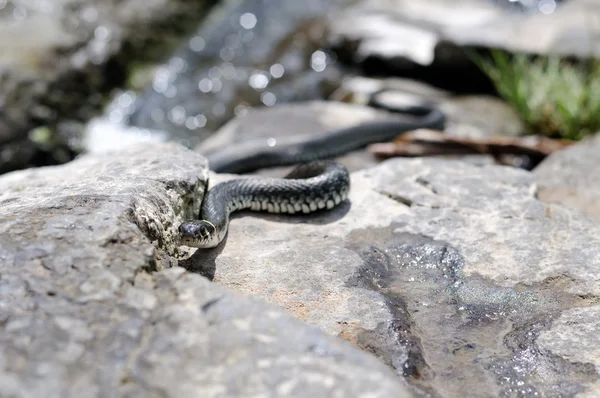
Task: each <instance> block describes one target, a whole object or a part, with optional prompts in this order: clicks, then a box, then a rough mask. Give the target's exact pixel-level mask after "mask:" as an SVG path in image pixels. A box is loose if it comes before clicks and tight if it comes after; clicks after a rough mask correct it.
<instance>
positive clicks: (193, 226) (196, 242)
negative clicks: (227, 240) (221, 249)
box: [179, 220, 220, 249]
mask: <svg viewBox="0 0 600 398" xmlns="http://www.w3.org/2000/svg"><path fill="white" fill-rule="evenodd" d="M219 241H220V239H219V237H218V236H217V228H216V227H215V225H214V224H213V223H211V222H210V221H207V220H191V221H186V222H184V223H183V224H181V225H180V226H179V243H180V244H181V245H185V246H189V247H198V248H204V249H206V248H210V247H215V246H216V245H217V244H219Z"/></svg>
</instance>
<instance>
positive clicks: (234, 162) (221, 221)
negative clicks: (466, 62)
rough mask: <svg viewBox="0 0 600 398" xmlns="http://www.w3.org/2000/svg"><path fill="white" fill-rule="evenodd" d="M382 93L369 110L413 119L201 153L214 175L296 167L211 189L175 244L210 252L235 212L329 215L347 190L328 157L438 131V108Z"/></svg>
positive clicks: (342, 172)
mask: <svg viewBox="0 0 600 398" xmlns="http://www.w3.org/2000/svg"><path fill="white" fill-rule="evenodd" d="M385 91H387V90H380V91H378V92H376V93H374V94H372V95H371V98H370V101H369V105H370V106H372V107H374V108H381V109H385V110H387V111H390V112H396V113H409V114H412V115H415V116H418V117H415V118H414V120H405V119H397V120H395V119H391V120H383V121H375V122H368V123H363V124H359V125H355V126H352V127H347V128H341V129H337V130H332V131H329V132H327V133H325V134H323V135H319V136H307V137H296V138H292V139H290V140H288V141H287V142H284V143H281V144H278V145H275V146H269V145H266V144H265V142H264V140H262V141H261V142H260V143H258V142H250V143H242V144H239V145H232V146H228V147H225V148H221V149H219V150H217V151H214V152H213V153H209V154H207V155H206V157H207V159H208V164H209V167H210V169H211V170H212V171H214V172H216V173H230V174H241V173H247V172H251V171H255V170H257V169H260V168H265V167H273V166H288V165H293V164H297V166H296V167H295V168H294V169H293V170H292V171H291V172H290V173H289V174H287V175H286V176H285V177H283V178H270V177H261V176H252V177H247V176H246V177H241V178H235V179H232V180H229V181H225V182H221V183H219V184H216V185H215V186H214V187H212V189H210V190H209V191H208V193H207V194H206V195H205V196H204V198H203V201H202V204H201V206H200V218H199V219H193V220H188V221H185V222H184V223H182V224H181V225H180V226H179V228H178V233H179V243H180V245H185V246H188V247H195V248H201V249H208V248H214V247H216V246H217V245H219V244H220V243H221V242H222V241H223V239H224V238H225V236H226V235H227V232H228V228H229V219H230V215H231V213H233V212H236V211H240V210H251V211H260V212H268V213H286V214H308V213H313V212H318V211H323V210H330V209H332V208H334V207H336V206H338V205H339V204H340V203H342V202H343V201H345V200H346V199H347V198H348V193H349V191H350V176H349V173H348V170H347V169H346V168H345V167H344V166H343V165H342V164H340V163H338V162H336V161H334V160H331V158H334V157H336V156H339V155H342V154H345V153H347V152H350V151H352V150H355V149H359V148H362V147H365V146H367V145H369V144H371V143H376V142H384V141H389V140H391V139H393V138H395V137H397V136H398V135H401V134H403V133H405V132H408V131H411V130H415V129H418V128H431V129H438V130H443V128H444V124H445V115H444V113H443V112H442V111H441V110H440V109H438V108H437V107H435V106H432V105H429V104H420V105H413V106H411V107H405V108H402V109H401V110H399V109H396V108H391V107H389V106H387V105H386V104H384V103H383V102H382V101H380V100H379V97H378V96H379V95H381V94H383V93H384V92H385Z"/></svg>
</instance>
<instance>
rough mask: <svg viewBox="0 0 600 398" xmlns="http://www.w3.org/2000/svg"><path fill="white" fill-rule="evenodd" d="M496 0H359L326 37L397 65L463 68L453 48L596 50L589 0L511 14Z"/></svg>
mask: <svg viewBox="0 0 600 398" xmlns="http://www.w3.org/2000/svg"><path fill="white" fill-rule="evenodd" d="M496 3H498V4H494V3H493V2H489V1H479V0H460V1H456V0H424V1H418V2H414V1H411V0H363V1H360V2H358V3H357V4H356V5H355V6H354V7H352V8H350V9H348V10H347V11H346V12H345V13H344V14H343V15H341V16H336V18H335V19H332V21H331V23H332V33H331V41H332V42H333V43H334V44H336V45H337V46H346V45H347V46H348V47H350V48H352V49H355V53H354V55H353V56H354V57H355V60H364V59H365V58H367V57H378V58H380V59H384V60H394V65H395V66H396V67H398V66H401V65H403V64H404V65H405V66H406V65H415V64H417V65H423V66H429V65H431V64H432V63H433V62H434V61H435V62H438V63H440V64H451V65H454V66H457V65H458V66H460V65H461V64H462V66H464V63H465V61H466V58H465V56H464V53H463V52H462V51H460V50H459V47H467V48H502V49H506V50H508V51H511V52H527V53H534V54H549V53H552V54H560V55H573V56H578V57H589V56H590V55H596V56H598V55H599V54H600V53H598V51H600V50H599V49H598V47H597V46H594V44H593V43H594V42H596V41H597V38H598V35H599V34H600V29H599V28H598V26H597V24H594V23H590V21H592V20H594V18H597V17H598V15H599V14H600V8H599V7H598V6H597V2H595V1H594V0H569V1H567V2H565V3H564V5H561V6H560V7H556V8H555V9H554V8H552V9H550V8H543V12H534V13H523V12H514V11H513V10H510V9H508V8H507V7H505V6H503V5H502V4H499V3H502V2H496ZM503 3H509V2H508V1H505V2H503ZM545 3H546V5H547V6H551V5H555V2H545ZM344 43H346V44H344ZM402 60H404V61H405V62H404V63H403V62H402ZM406 61H408V62H406Z"/></svg>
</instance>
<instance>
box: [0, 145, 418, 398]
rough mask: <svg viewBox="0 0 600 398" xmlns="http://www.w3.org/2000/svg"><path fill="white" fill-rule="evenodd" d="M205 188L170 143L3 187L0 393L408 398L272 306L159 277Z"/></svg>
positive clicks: (22, 175)
mask: <svg viewBox="0 0 600 398" xmlns="http://www.w3.org/2000/svg"><path fill="white" fill-rule="evenodd" d="M206 179H207V167H206V161H205V159H204V158H203V157H201V156H199V155H198V154H196V153H194V152H192V151H189V150H185V149H182V148H181V147H178V146H176V145H146V146H141V147H138V148H135V149H128V150H126V151H122V152H115V153H109V154H103V155H95V156H92V155H88V156H82V157H81V158H79V159H77V160H75V161H73V162H71V163H69V164H67V165H62V166H55V167H47V168H40V169H35V170H25V171H19V172H13V173H9V174H6V175H4V176H2V177H0V386H2V387H1V392H0V396H2V397H82V396H85V397H106V396H123V397H125V396H126V397H158V396H160V397H165V396H173V397H183V396H202V397H225V396H227V397H233V396H245V397H249V396H273V397H275V396H278V397H279V396H290V397H314V396H323V397H337V396H344V397H347V396H353V397H367V396H368V397H391V396H394V397H404V396H406V397H408V396H414V395H413V393H412V392H411V391H410V390H409V389H408V387H407V386H406V384H405V383H404V382H403V381H402V380H401V379H399V378H397V377H396V376H395V375H394V373H393V372H392V371H391V370H390V369H389V368H388V367H386V366H385V365H384V364H382V363H381V362H380V361H378V360H377V359H376V358H375V357H373V356H372V355H369V354H366V353H363V352H361V351H359V350H357V349H356V348H353V347H351V346H350V345H349V344H347V343H345V342H343V341H341V340H339V339H335V338H333V337H331V336H327V335H326V334H325V333H323V332H322V331H319V330H318V329H317V328H315V327H312V326H308V325H305V324H303V323H302V322H301V321H299V320H297V319H294V318H293V317H291V316H290V315H289V314H285V313H284V311H283V310H281V309H280V308H277V307H276V306H272V305H268V304H265V303H264V302H262V301H260V300H258V299H254V298H248V297H243V296H241V295H240V294H237V293H234V292H232V291H231V290H229V289H226V288H223V287H221V286H218V285H217V284H214V283H210V282H209V281H208V280H207V279H206V278H203V277H202V276H200V275H197V274H194V273H190V272H187V271H186V270H184V269H183V268H181V267H172V268H167V269H162V268H163V265H164V262H163V261H161V258H165V257H168V254H166V253H167V252H173V251H174V248H175V246H174V240H173V238H174V232H175V231H176V227H177V225H178V224H179V223H180V222H181V220H183V219H184V218H188V217H191V215H192V214H193V213H197V211H198V206H199V203H200V202H199V201H200V200H201V199H202V192H203V189H204V187H205V185H206ZM158 248H163V249H166V251H164V252H163V251H162V250H159V249H158ZM152 271H154V272H152Z"/></svg>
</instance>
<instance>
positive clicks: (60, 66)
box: [0, 0, 600, 173]
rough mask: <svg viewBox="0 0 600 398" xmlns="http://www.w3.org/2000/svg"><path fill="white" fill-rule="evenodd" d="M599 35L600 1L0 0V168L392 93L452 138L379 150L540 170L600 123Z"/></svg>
mask: <svg viewBox="0 0 600 398" xmlns="http://www.w3.org/2000/svg"><path fill="white" fill-rule="evenodd" d="M599 38H600V3H598V2H597V1H596V0H563V1H559V0H515V1H512V0H320V1H319V0H303V1H297V0H222V1H213V0H93V1H92V0H0V173H6V172H9V171H12V170H18V169H23V168H28V167H38V166H45V165H53V164H61V163H65V162H68V161H70V160H72V159H74V158H75V157H77V156H78V155H79V154H82V153H86V152H101V151H106V150H111V149H115V148H122V147H124V146H127V145H134V144H135V143H137V142H144V141H176V142H179V143H181V144H183V145H185V146H187V147H190V148H193V149H195V150H198V151H200V152H202V151H203V150H205V149H206V148H215V147H219V146H224V145H227V144H228V143H231V142H239V141H240V140H244V139H250V138H253V134H256V135H260V134H263V135H265V134H266V136H268V137H269V139H277V137H278V135H279V134H282V135H285V134H290V131H292V132H297V131H299V130H302V129H305V130H307V131H306V132H307V133H310V130H311V129H312V128H313V127H314V126H311V124H310V121H311V120H313V119H315V118H321V119H322V118H323V117H324V116H323V115H324V112H325V116H326V118H329V119H331V120H332V121H330V122H327V123H326V124H327V126H328V127H335V126H338V125H347V124H348V123H353V121H352V120H350V119H351V118H352V116H353V113H354V112H351V113H350V114H349V113H348V112H347V111H346V113H344V112H341V113H340V112H339V110H334V108H327V107H323V108H321V107H314V106H312V107H304V108H302V107H300V108H294V107H292V108H286V107H285V105H286V104H289V105H290V106H292V104H298V103H307V101H327V103H354V104H358V105H361V106H366V105H365V103H366V102H367V99H366V98H368V96H369V94H370V93H373V92H375V91H377V90H379V89H382V88H388V89H391V90H392V91H393V92H395V93H396V94H397V96H398V98H400V97H402V96H404V97H405V96H406V95H409V96H411V98H414V97H417V98H421V99H427V100H428V101H432V102H434V103H435V104H437V106H439V107H440V108H441V109H442V110H443V111H444V112H445V113H446V114H447V116H448V119H449V122H448V125H447V127H446V131H445V136H444V137H446V136H447V137H451V138H448V139H447V138H443V139H440V137H438V136H436V137H433V138H432V137H431V136H425V135H423V136H415V137H412V138H411V139H410V140H408V141H404V142H402V143H400V142H397V143H396V144H395V145H394V146H393V147H373V148H371V153H373V154H376V155H379V156H384V157H385V156H397V155H400V156H421V155H429V154H439V153H454V152H460V153H462V152H467V153H470V152H475V153H482V152H485V153H488V154H490V153H491V154H492V155H493V156H494V157H495V159H496V160H499V161H501V162H503V163H508V164H512V165H514V166H519V167H524V168H528V169H531V168H533V167H535V165H536V164H537V163H539V161H540V160H541V159H543V157H544V156H546V155H547V154H548V153H550V152H552V151H554V150H556V149H559V148H562V147H564V146H567V145H570V144H571V143H572V142H574V141H577V140H580V139H582V138H583V137H585V136H586V135H590V134H593V133H595V132H596V131H597V130H598V129H599V127H600V73H599V72H600V67H599V64H598V62H597V58H598V54H599V53H600V41H599V40H598V39H599ZM404 97H402V98H404ZM388 100H389V101H390V103H393V102H394V101H395V99H394V96H393V95H392V96H390V97H389V98H388ZM310 103H311V104H314V103H315V102H310ZM317 103H319V102H317ZM317 108H321V109H317ZM270 109H272V110H273V111H272V113H269V112H270ZM290 109H291V110H290ZM253 112H258V113H253ZM261 112H262V113H261ZM282 112H283V113H282ZM286 112H287V113H286ZM253 114H254V115H258V116H255V117H254V119H252V115H253ZM367 118H377V114H373V115H370V116H368V117H367ZM246 121H247V122H246ZM288 122H289V123H288ZM231 123H234V126H240V125H242V126H246V128H245V130H244V133H243V134H242V133H240V131H241V130H240V128H239V127H236V129H237V130H236V133H235V134H233V133H231V131H232V130H231ZM228 124H229V125H230V128H229V130H227V129H226V130H223V128H224V126H225V127H227V125H228ZM248 126H249V127H248ZM261 129H262V130H265V131H262V132H258V130H261ZM286 130H289V131H286ZM218 133H220V134H221V137H220V138H219V139H216V138H215V137H217V135H218ZM211 140H212V141H211ZM505 155H507V156H508V158H506V157H505Z"/></svg>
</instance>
